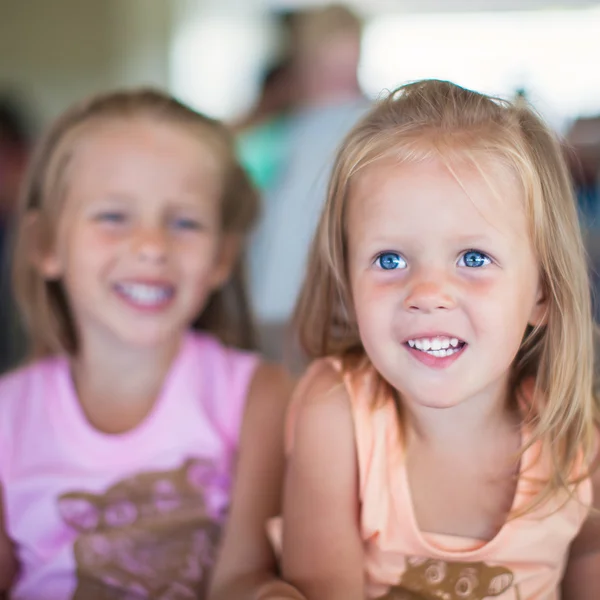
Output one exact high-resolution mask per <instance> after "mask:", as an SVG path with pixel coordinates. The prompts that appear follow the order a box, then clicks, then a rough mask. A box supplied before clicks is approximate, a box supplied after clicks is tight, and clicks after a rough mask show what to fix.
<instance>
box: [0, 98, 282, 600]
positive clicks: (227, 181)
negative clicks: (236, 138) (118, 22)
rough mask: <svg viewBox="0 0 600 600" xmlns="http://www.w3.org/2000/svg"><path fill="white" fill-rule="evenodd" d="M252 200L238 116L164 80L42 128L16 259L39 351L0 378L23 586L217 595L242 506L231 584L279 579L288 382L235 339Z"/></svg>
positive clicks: (14, 569) (15, 578)
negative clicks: (276, 560)
mask: <svg viewBox="0 0 600 600" xmlns="http://www.w3.org/2000/svg"><path fill="white" fill-rule="evenodd" d="M256 213H257V197H256V194H255V192H254V191H253V189H252V187H251V186H250V184H249V183H248V180H247V179H246V177H245V176H244V174H243V172H242V170H241V168H240V167H239V165H238V164H237V163H236V161H235V159H234V146H233V142H232V140H231V139H230V136H229V134H228V133H227V131H226V130H225V128H224V127H223V126H222V125H220V124H219V123H217V122H215V121H212V120H210V119H207V118H205V117H203V116H201V115H199V114H197V113H195V112H193V111H192V110H190V109H189V108H187V107H185V106H183V105H182V104H180V103H178V102H177V101H175V100H173V99H171V98H169V97H168V96H166V95H163V94H162V93H159V92H156V91H151V90H141V91H131V92H128V91H124V92H116V93H109V94H107V95H103V96H100V97H96V98H93V99H91V100H90V101H88V102H84V103H81V104H79V105H77V106H75V107H74V108H72V109H71V110H70V111H68V112H67V113H66V114H65V115H64V116H63V117H62V118H60V119H59V120H58V121H57V122H56V124H55V125H54V126H53V127H52V128H51V130H50V131H49V133H48V134H47V136H46V137H45V139H43V140H42V142H41V144H40V146H39V148H38V152H37V156H36V157H35V158H34V161H33V164H32V166H31V170H30V175H29V181H28V184H27V187H26V190H25V193H24V198H23V204H22V207H21V215H20V225H19V231H18V239H17V244H16V253H15V264H14V271H15V272H14V274H15V282H16V291H17V294H18V299H19V302H20V306H21V308H22V312H23V315H24V318H25V323H26V326H27V329H28V332H29V336H30V340H31V346H32V352H33V357H34V359H35V360H34V361H33V362H32V363H31V364H30V365H29V366H26V367H24V368H22V369H20V370H18V371H17V372H14V373H12V374H9V375H8V376H6V377H4V378H3V379H2V380H0V481H1V483H2V492H3V507H2V508H3V522H4V529H3V532H2V536H1V545H0V566H1V570H0V589H2V590H9V589H10V595H11V597H12V598H20V599H33V598H43V599H48V600H58V599H66V598H77V599H85V600H93V599H95V598H139V597H143V598H146V597H151V598H163V599H167V598H168V599H176V598H177V599H186V598H197V597H204V595H205V590H206V584H207V580H208V575H209V574H210V573H211V569H212V566H213V562H214V559H215V546H216V544H217V541H218V540H219V538H220V532H221V528H222V525H223V519H224V515H225V513H226V512H229V520H230V523H231V524H232V526H233V527H234V529H235V532H236V537H235V539H233V538H231V536H226V538H227V539H226V540H225V542H224V548H223V554H224V556H225V557H226V561H225V563H224V564H225V565H226V567H227V568H224V569H222V570H221V574H220V576H219V579H218V580H215V586H216V588H215V593H216V595H217V597H218V595H219V593H222V594H223V595H224V597H227V598H235V597H239V596H241V595H243V594H245V593H248V594H249V593H251V589H250V588H251V586H252V585H259V584H260V583H261V582H263V581H267V580H268V579H269V574H268V571H269V569H271V568H272V560H273V559H272V553H271V551H270V548H269V545H268V542H267V540H266V536H265V535H264V527H263V523H264V519H265V518H267V517H268V516H269V515H272V514H274V513H276V512H277V510H278V503H279V494H278V487H279V485H280V477H281V471H282V463H283V458H282V456H283V446H282V440H281V439H280V438H282V436H281V434H280V431H281V422H282V413H283V411H284V410H285V404H286V402H285V399H286V393H287V389H288V383H287V379H286V376H285V374H284V373H283V372H282V371H281V370H279V369H278V368H275V367H273V366H269V365H267V364H262V363H261V362H260V361H259V359H258V357H257V356H256V355H255V354H253V353H251V352H248V351H242V350H234V349H232V348H231V347H230V346H238V347H246V348H249V347H250V346H251V344H252V338H251V331H250V320H249V313H248V307H247V303H246V297H245V293H244V285H243V280H242V269H241V266H242V265H241V250H242V245H243V243H244V241H245V238H246V234H247V232H248V230H249V228H250V226H251V225H252V223H253V221H254V219H255V216H256ZM257 440H258V442H257ZM238 454H239V455H240V461H239V464H238V465H237V479H236V487H235V493H234V494H233V500H232V502H230V500H231V499H232V487H231V478H232V474H233V468H234V459H235V457H236V456H237V455H238ZM230 504H232V507H231V510H230V511H229V506H230ZM249 574H250V575H252V579H250V578H249ZM249 586H250V588H249Z"/></svg>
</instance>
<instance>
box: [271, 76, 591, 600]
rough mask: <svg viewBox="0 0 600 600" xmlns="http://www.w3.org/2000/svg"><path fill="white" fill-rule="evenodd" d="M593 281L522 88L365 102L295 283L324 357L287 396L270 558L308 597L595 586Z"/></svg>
mask: <svg viewBox="0 0 600 600" xmlns="http://www.w3.org/2000/svg"><path fill="white" fill-rule="evenodd" d="M589 295H590V293H589V286H588V280H587V275H586V263H585V258H584V251H583V247H582V240H581V235H580V231H579V227H578V222H577V213H576V209H575V203H574V200H573V195H572V191H571V186H570V182H569V179H568V176H567V171H566V168H565V164H564V162H563V159H562V158H561V154H560V150H559V146H558V144H557V142H556V141H555V139H554V138H553V135H552V134H551V132H550V131H549V130H548V128H547V127H546V126H545V125H544V124H543V123H542V122H541V121H540V119H539V118H538V117H537V116H536V115H534V114H533V112H532V111H531V110H530V109H528V108H527V107H524V106H519V107H516V106H512V105H511V104H509V103H507V102H503V101H501V100H496V99H493V98H489V97H486V96H483V95H481V94H477V93H474V92H471V91H467V90H465V89H462V88H460V87H457V86H455V85H453V84H450V83H447V82H441V81H423V82H417V83H414V84H410V85H406V86H404V87H402V88H400V89H399V90H397V91H396V92H394V93H393V94H391V95H390V96H389V97H388V98H387V99H385V100H383V101H382V102H380V103H379V104H378V105H377V106H376V107H375V108H374V109H373V110H372V112H371V113H370V114H369V115H368V116H367V117H366V118H365V119H364V120H363V121H362V122H361V123H360V124H359V125H357V126H356V127H355V129H354V130H353V131H352V132H351V133H350V134H349V136H348V137H347V139H346V141H345V143H344V144H343V146H342V148H341V150H340V152H339V155H338V158H337V163H336V167H335V170H334V173H333V176H332V181H331V185H330V191H329V197H328V200H327V204H326V206H325V209H324V212H323V214H322V217H321V221H320V225H319V229H318V233H317V237H316V241H315V243H314V247H313V252H312V259H311V263H310V265H309V270H308V275H307V279H306V282H305V286H304V291H303V294H302V296H301V298H300V301H299V309H298V322H299V324H300V336H301V340H302V342H303V346H304V348H305V350H306V351H307V353H308V354H309V355H310V356H311V357H313V358H315V359H318V360H316V361H315V362H314V364H313V365H312V366H311V367H310V368H309V370H308V372H307V374H306V375H305V376H304V378H303V380H302V381H301V383H300V384H299V387H298V390H297V393H296V395H295V400H294V402H293V404H292V410H291V412H290V423H289V424H290V428H289V433H290V435H289V437H288V443H289V446H290V449H289V453H290V456H289V464H288V470H287V475H286V490H285V496H284V512H283V556H282V568H283V575H284V577H285V578H286V579H287V580H289V581H290V582H291V583H293V584H294V585H296V586H297V587H298V588H299V590H300V591H301V592H302V593H304V594H305V595H306V597H307V598H308V600H322V599H325V598H326V599H327V600H335V599H338V598H339V599H343V600H351V599H353V598H356V599H357V600H358V599H363V598H365V597H366V598H386V599H388V600H391V599H394V600H417V599H419V600H425V599H428V600H434V599H435V600H438V599H439V600H459V599H460V600H481V599H483V598H492V597H493V598H500V599H502V600H505V599H506V600H509V599H510V600H513V599H515V600H534V599H535V600H542V599H543V600H550V599H558V598H560V597H561V588H562V597H563V598H566V599H568V600H588V599H589V600H592V599H597V598H600V526H599V521H598V518H597V516H596V513H595V512H594V511H593V510H592V509H591V506H592V505H593V506H595V507H596V508H597V507H599V506H600V499H599V493H600V485H599V482H600V477H599V476H598V473H597V471H594V470H593V468H592V467H593V462H594V458H595V454H596V425H595V423H596V416H597V415H596V407H595V405H594V399H593V397H592V329H593V325H592V320H591V317H590V298H589ZM280 533H281V532H280Z"/></svg>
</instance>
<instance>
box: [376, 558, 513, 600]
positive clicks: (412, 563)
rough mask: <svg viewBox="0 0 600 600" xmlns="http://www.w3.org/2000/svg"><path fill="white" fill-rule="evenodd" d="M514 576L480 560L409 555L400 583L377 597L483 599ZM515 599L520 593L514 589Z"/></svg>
mask: <svg viewBox="0 0 600 600" xmlns="http://www.w3.org/2000/svg"><path fill="white" fill-rule="evenodd" d="M513 579H514V576H513V574H512V572H511V571H509V570H508V569H506V568H505V567H493V566H490V565H487V564H485V563H483V562H444V561H442V560H435V559H430V558H420V557H413V556H411V557H409V558H408V559H407V561H406V570H405V571H404V574H403V575H402V579H401V580H400V585H398V586H394V587H392V588H391V589H390V591H389V592H388V593H387V594H386V595H385V596H383V597H382V598H381V599H380V600H485V599H486V598H494V597H497V596H500V595H501V594H504V592H506V591H507V590H509V589H510V588H511V587H512V585H513ZM514 589H515V596H514V598H515V599H516V600H519V594H518V591H517V589H516V588H514Z"/></svg>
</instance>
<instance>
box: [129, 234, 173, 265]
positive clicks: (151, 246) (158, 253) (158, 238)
mask: <svg viewBox="0 0 600 600" xmlns="http://www.w3.org/2000/svg"><path fill="white" fill-rule="evenodd" d="M134 250H135V253H136V255H137V257H138V258H139V259H140V260H142V261H144V262H153V263H161V262H164V261H165V260H166V257H167V252H168V241H167V236H166V235H165V232H164V231H163V230H162V229H161V228H159V227H151V228H149V227H146V228H144V229H141V230H140V231H138V233H137V234H136V236H135V242H134Z"/></svg>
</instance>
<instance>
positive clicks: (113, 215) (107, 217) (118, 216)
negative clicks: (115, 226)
mask: <svg viewBox="0 0 600 600" xmlns="http://www.w3.org/2000/svg"><path fill="white" fill-rule="evenodd" d="M126 218H127V216H126V215H125V213H121V212H103V213H100V214H98V215H97V216H96V220H97V221H102V222H103V223H123V222H124V221H125V220H126Z"/></svg>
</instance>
